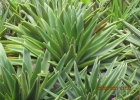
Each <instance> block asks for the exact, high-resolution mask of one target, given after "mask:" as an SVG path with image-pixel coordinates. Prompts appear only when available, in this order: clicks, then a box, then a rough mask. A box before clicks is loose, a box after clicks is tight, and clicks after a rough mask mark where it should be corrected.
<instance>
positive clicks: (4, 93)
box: [0, 44, 73, 100]
mask: <svg viewBox="0 0 140 100" xmlns="http://www.w3.org/2000/svg"><path fill="white" fill-rule="evenodd" d="M48 58H49V55H48V52H46V53H45V55H44V57H43V58H41V57H40V56H39V57H38V59H37V62H36V63H35V67H34V66H33V63H32V62H31V58H30V53H29V51H28V50H27V49H24V53H23V64H22V66H18V65H16V66H12V65H11V63H10V61H9V60H8V59H7V56H6V54H5V51H4V49H3V46H2V44H0V67H1V68H0V75H1V77H0V100H6V99H8V100H31V99H33V100H44V99H43V98H47V100H52V98H54V97H53V96H50V95H49V94H48V93H47V92H46V91H44V89H48V90H50V91H52V92H53V93H54V94H56V95H57V96H56V97H55V98H63V94H64V93H65V91H66V90H67V89H68V88H69V86H66V88H65V90H64V89H62V88H61V87H60V86H57V83H58V82H57V79H58V76H59V75H61V76H62V77H63V76H64V75H63V74H64V73H65V72H66V73H69V71H70V70H71V68H72V65H73V60H71V61H70V62H69V63H68V64H67V66H66V67H65V68H64V69H62V68H63V66H64V62H65V55H64V56H63V57H62V59H61V60H60V61H59V63H58V66H57V68H56V69H55V70H59V71H56V73H50V72H49V63H47V62H46V61H47V59H48ZM64 81H65V80H64ZM64 100H65V99H64Z"/></svg>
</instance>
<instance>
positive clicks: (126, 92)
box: [46, 59, 139, 100]
mask: <svg viewBox="0 0 140 100" xmlns="http://www.w3.org/2000/svg"><path fill="white" fill-rule="evenodd" d="M115 62H116V59H115V60H114V61H113V62H112V64H111V65H110V66H109V67H108V68H107V71H106V72H105V73H100V70H99V67H100V62H99V61H98V59H96V61H95V63H94V65H93V69H92V71H91V72H90V74H89V75H88V74H86V73H87V70H84V71H83V70H82V71H81V72H79V71H78V69H77V64H76V62H75V63H74V78H71V77H70V76H69V75H68V74H67V73H66V76H67V78H68V81H67V82H64V81H63V78H62V77H61V76H59V78H58V80H59V83H60V85H61V86H62V87H65V86H67V85H70V86H71V88H69V89H68V90H67V92H66V94H67V95H68V98H69V99H71V100H74V99H75V98H78V100H108V99H109V98H110V96H111V95H114V99H117V100H125V99H126V100H135V99H136V98H137V97H138V96H139V83H137V84H133V83H131V82H132V81H133V79H134V77H133V76H135V72H134V73H133V74H131V75H132V77H129V79H128V80H126V79H125V77H126V72H127V64H126V63H124V62H122V63H120V64H119V65H118V66H117V67H116V68H113V67H114V66H115ZM46 91H48V92H49V93H50V94H51V95H53V93H52V92H50V91H49V90H47V89H46ZM112 99H113V98H112ZM137 99H138V98H137Z"/></svg>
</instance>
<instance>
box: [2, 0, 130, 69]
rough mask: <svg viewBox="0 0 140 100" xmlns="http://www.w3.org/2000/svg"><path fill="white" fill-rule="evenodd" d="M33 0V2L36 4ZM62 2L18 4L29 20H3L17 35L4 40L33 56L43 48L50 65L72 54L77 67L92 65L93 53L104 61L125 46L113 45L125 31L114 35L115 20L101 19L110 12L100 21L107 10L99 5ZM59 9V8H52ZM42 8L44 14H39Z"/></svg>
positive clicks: (117, 43)
mask: <svg viewBox="0 0 140 100" xmlns="http://www.w3.org/2000/svg"><path fill="white" fill-rule="evenodd" d="M36 2H37V1H34V3H33V4H34V5H36ZM57 3H58V5H62V8H60V7H59V6H56V4H57ZM64 3H66V1H65V0H64V1H63V2H60V1H55V2H54V1H50V2H49V3H48V2H43V4H42V2H40V3H39V5H38V6H37V5H36V6H37V7H36V8H35V7H34V5H31V4H30V7H28V6H25V5H24V4H20V7H21V8H22V9H23V10H24V13H25V15H26V17H27V18H28V20H29V22H27V21H25V20H24V21H22V22H21V24H19V25H18V26H15V25H12V24H9V23H6V25H5V26H6V27H7V28H9V29H12V30H14V31H15V32H16V33H17V34H18V35H19V37H21V38H17V37H7V39H9V40H12V41H14V42H17V43H19V44H22V45H23V46H24V47H26V48H27V49H29V50H30V51H31V52H32V53H33V54H34V55H35V56H39V55H40V54H42V55H43V54H44V53H43V51H42V50H45V49H47V50H48V51H49V52H50V53H51V61H50V63H51V64H53V65H54V66H56V65H57V63H58V61H59V60H60V59H61V58H62V56H63V55H64V54H65V53H66V54H67V58H66V63H67V62H68V61H69V60H70V59H71V58H73V57H75V59H76V62H77V64H78V68H84V67H85V66H90V65H92V64H93V63H94V61H95V58H96V57H97V56H99V59H100V60H101V61H104V62H106V61H105V60H107V59H109V58H111V57H113V58H115V57H116V55H117V54H118V53H120V52H122V51H123V50H124V49H126V48H127V46H126V47H125V46H124V47H122V48H117V46H118V45H119V44H120V43H122V42H123V40H124V39H126V37H127V36H128V34H126V35H121V36H120V37H121V38H117V37H115V34H113V31H114V29H115V26H114V24H116V23H118V22H114V23H111V24H109V25H108V26H106V24H105V22H106V21H107V20H108V19H109V18H110V15H109V16H108V17H107V18H106V19H104V20H101V21H100V20H99V18H100V17H101V16H102V14H104V13H105V12H106V11H107V10H105V11H103V10H102V8H99V9H97V10H95V11H93V9H92V6H93V4H83V3H82V2H78V3H77V2H76V1H75V2H74V3H70V4H69V3H66V4H65V5H67V6H65V5H64ZM45 5H46V6H45ZM52 5H53V6H52ZM82 5H83V6H82ZM46 7H47V10H46V9H45V8H46ZM55 7H56V8H55ZM59 8H60V10H56V9H59ZM33 9H34V10H33ZM64 9H65V10H64ZM44 10H45V11H44ZM42 11H43V12H44V13H41V12H42ZM101 11H103V12H101ZM88 14H89V15H88ZM40 17H41V18H40ZM119 22H120V21H119ZM105 26H106V27H105ZM33 34H34V35H33ZM114 37H115V38H114ZM114 48H115V49H114ZM93 51H94V52H93ZM110 54H111V55H110Z"/></svg>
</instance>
